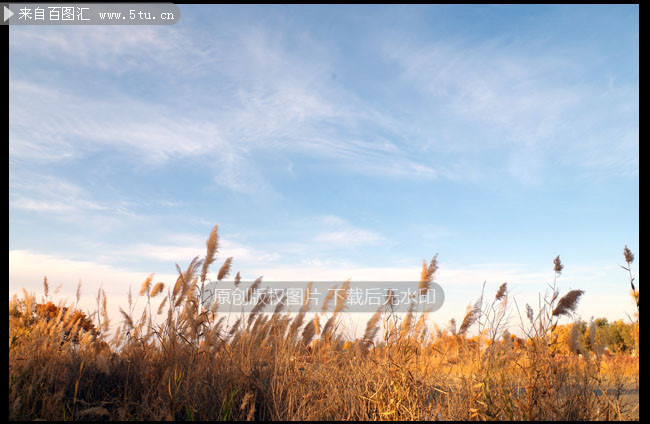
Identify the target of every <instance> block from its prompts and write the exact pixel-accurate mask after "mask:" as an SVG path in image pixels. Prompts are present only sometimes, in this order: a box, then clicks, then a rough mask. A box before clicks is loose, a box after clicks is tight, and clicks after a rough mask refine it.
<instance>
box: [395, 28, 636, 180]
mask: <svg viewBox="0 0 650 424" xmlns="http://www.w3.org/2000/svg"><path fill="white" fill-rule="evenodd" d="M527 47H528V48H524V46H523V45H517V43H506V42H504V41H503V40H499V39H498V38H497V39H493V40H486V41H484V42H482V43H479V44H478V45H472V47H467V46H465V45H464V43H462V42H461V41H454V42H451V43H448V42H447V43H445V42H436V43H431V44H422V45H414V46H408V47H405V46H404V45H400V44H396V43H394V42H386V43H385V44H384V47H383V52H384V53H383V54H384V55H385V56H386V57H387V58H388V59H389V60H391V61H393V62H394V63H396V64H397V66H398V68H399V69H400V75H401V78H402V79H403V80H405V81H407V82H408V83H409V84H411V85H412V87H415V88H417V89H420V90H422V91H423V92H424V93H426V96H428V97H429V98H430V99H432V101H434V102H438V104H443V105H444V110H445V113H449V114H451V116H453V117H455V118H456V119H458V120H460V122H464V123H465V125H469V126H471V127H474V128H479V129H481V130H482V131H484V132H486V133H488V134H489V133H492V134H495V135H497V137H484V138H482V139H481V141H480V143H477V142H476V141H471V142H470V145H469V146H464V143H463V140H462V139H459V140H457V142H456V143H455V147H456V148H460V149H464V148H478V149H482V150H485V151H489V150H491V149H498V150H501V151H502V152H503V154H504V155H506V157H507V158H508V167H509V171H510V173H511V174H512V175H513V176H516V177H518V178H519V179H520V180H521V181H522V182H524V183H527V182H539V180H540V178H541V177H542V176H543V175H544V168H547V167H552V166H554V165H555V163H561V164H565V165H567V166H576V165H577V166H579V167H581V168H582V169H583V170H589V169H592V168H597V169H598V170H599V171H601V172H607V173H610V174H615V175H616V174H618V175H621V174H630V173H632V174H633V173H634V172H638V170H637V171H635V169H638V164H637V163H635V161H634V158H633V156H634V154H635V153H634V152H635V150H638V133H637V134H635V132H634V131H635V128H636V127H638V112H635V107H634V106H633V103H634V99H635V98H638V94H636V90H637V89H636V88H635V86H634V84H633V83H632V82H630V81H618V82H613V81H612V80H610V82H609V84H608V88H603V86H602V84H600V83H599V82H597V81H595V80H594V78H595V76H594V75H593V74H592V73H591V68H592V67H593V66H595V65H594V63H597V62H598V61H600V60H601V59H600V58H599V57H595V56H589V55H587V54H580V55H578V56H577V57H569V55H567V54H566V52H565V51H563V50H562V49H561V48H557V47H556V48H549V47H548V46H538V49H531V48H530V46H529V45H528V46H527ZM540 51H541V52H543V53H540ZM533 52H534V54H533ZM580 61H583V62H587V63H580ZM614 87H615V88H614ZM630 102H632V104H630ZM603 124H606V125H610V128H609V129H608V130H609V131H608V132H609V133H605V134H603V133H604V131H603ZM612 126H613V131H612ZM463 146H464V147H463ZM504 147H505V148H504ZM595 158H599V160H598V159H595Z"/></svg>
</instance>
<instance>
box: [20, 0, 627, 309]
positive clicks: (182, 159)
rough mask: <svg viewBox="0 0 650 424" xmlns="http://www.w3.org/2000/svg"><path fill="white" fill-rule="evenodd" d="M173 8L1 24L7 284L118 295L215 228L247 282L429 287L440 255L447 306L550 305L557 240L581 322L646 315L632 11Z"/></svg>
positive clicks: (190, 252)
mask: <svg viewBox="0 0 650 424" xmlns="http://www.w3.org/2000/svg"><path fill="white" fill-rule="evenodd" d="M179 7H180V9H181V18H180V21H179V22H178V23H177V24H175V25H173V26H105V27H100V26H69V27H65V26H11V27H10V29H9V60H10V62H9V71H10V75H9V92H10V99H9V213H10V220H9V277H10V278H9V295H10V297H11V296H12V295H13V293H19V292H20V291H21V289H22V288H26V289H28V290H30V291H36V293H37V294H39V295H40V293H41V287H42V279H43V276H45V275H47V276H48V279H49V281H50V285H51V286H52V287H54V286H57V285H58V284H59V283H62V284H63V287H62V292H61V293H63V294H65V295H67V296H68V297H69V298H73V297H74V292H75V289H76V285H77V282H78V281H79V280H81V281H82V284H83V286H84V295H85V296H87V297H88V298H92V297H93V296H92V295H93V291H96V288H97V287H99V285H100V284H103V285H104V288H105V289H107V294H108V295H109V300H111V302H110V303H111V304H112V305H113V299H114V300H115V304H117V303H120V304H122V305H123V304H124V303H125V299H126V292H127V291H128V287H129V285H130V286H132V287H133V288H134V291H136V292H137V291H138V290H139V285H140V283H141V282H142V281H143V280H144V278H145V277H146V276H147V275H148V274H150V273H152V272H153V273H156V276H155V277H154V281H163V282H166V283H172V284H173V282H174V281H175V272H176V271H175V265H174V264H175V263H178V264H179V265H180V266H181V267H182V268H185V267H186V266H187V264H188V263H189V261H190V260H191V259H192V258H193V257H194V256H197V255H204V253H205V241H206V239H207V236H208V234H209V232H210V230H211V228H212V226H213V225H214V224H219V233H220V237H221V247H220V251H219V256H218V258H219V259H218V261H217V264H216V265H215V268H216V267H217V266H218V265H219V264H220V263H221V262H222V261H223V260H224V259H225V258H226V257H229V256H233V257H234V262H233V271H234V272H237V271H240V272H241V274H242V276H243V277H244V278H245V279H255V278H257V277H259V276H264V278H265V279H266V280H283V279H284V280H304V281H307V280H337V281H338V280H340V281H343V280H345V279H347V278H352V283H353V284H354V281H355V280H358V281H362V280H365V281H368V280H374V279H377V280H391V279H393V280H400V281H402V280H413V281H415V280H417V279H418V278H419V273H420V267H421V262H422V259H426V260H427V261H429V260H430V259H431V257H432V256H433V255H434V254H435V253H439V256H438V259H439V264H440V270H439V274H438V277H437V280H436V281H437V282H438V283H439V284H440V285H441V286H442V287H443V289H444V290H445V293H446V304H445V305H444V306H443V308H442V309H441V310H440V312H439V313H438V317H439V318H440V319H441V320H448V319H449V318H450V317H455V318H456V319H457V320H458V319H459V317H460V318H461V319H462V315H463V312H464V306H465V305H467V303H469V302H471V301H473V300H475V299H476V298H477V297H478V296H479V295H480V291H481V286H482V284H483V282H484V281H486V282H487V290H491V291H496V289H497V288H498V285H499V284H501V283H502V282H508V284H509V287H510V288H511V290H512V293H513V295H514V296H515V298H516V299H517V300H518V301H520V300H521V303H523V302H525V301H529V302H531V303H533V302H534V305H536V304H537V299H538V298H537V296H538V293H540V292H542V293H543V292H544V290H545V289H546V288H547V284H548V283H551V282H552V281H553V259H554V258H555V257H556V256H557V255H560V258H561V260H562V262H563V263H564V265H565V269H564V272H563V274H562V276H561V277H560V279H559V280H558V286H559V288H560V290H561V291H562V292H566V291H568V290H569V289H576V288H579V289H583V290H585V295H584V297H583V298H582V300H581V303H580V306H579V307H578V310H577V312H578V313H579V314H580V316H581V317H582V318H583V319H589V318H590V317H591V316H606V317H608V318H610V319H618V318H626V316H627V315H626V314H629V315H632V313H633V312H634V311H635V307H634V305H633V303H632V301H631V298H630V296H629V281H628V279H627V277H628V276H627V273H626V272H625V271H623V270H621V269H620V267H619V265H623V264H624V261H623V253H622V252H623V247H624V246H625V245H627V246H628V247H629V248H630V249H631V250H632V251H633V252H634V253H635V254H636V258H637V259H636V261H635V264H634V265H633V269H634V270H635V276H637V278H638V272H636V270H638V242H639V7H638V5H545V6H533V5H516V6H508V5H501V6H489V5H485V6H476V5H434V6H424V5H417V6H413V5H411V6H406V5H404V6H388V5H384V6H351V5H347V6H346V5H336V6H296V5H292V6H286V5H285V6H279V5H278V6H254V5H243V6H233V5H179ZM215 271H216V269H215ZM521 303H520V304H521ZM459 308H460V309H459ZM435 318H436V317H434V319H435Z"/></svg>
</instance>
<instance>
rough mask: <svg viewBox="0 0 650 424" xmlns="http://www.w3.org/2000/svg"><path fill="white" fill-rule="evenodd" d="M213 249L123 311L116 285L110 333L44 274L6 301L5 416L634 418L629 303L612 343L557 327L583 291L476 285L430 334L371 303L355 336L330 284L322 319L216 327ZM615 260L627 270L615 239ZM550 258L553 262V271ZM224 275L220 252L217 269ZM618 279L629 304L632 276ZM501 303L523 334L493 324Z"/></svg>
mask: <svg viewBox="0 0 650 424" xmlns="http://www.w3.org/2000/svg"><path fill="white" fill-rule="evenodd" d="M217 250H218V234H217V228H216V226H215V228H214V229H213V231H212V233H211V234H210V236H209V239H208V242H207V253H206V256H205V258H204V259H203V260H199V259H198V258H197V259H195V260H194V261H192V263H191V264H190V265H189V266H188V267H187V269H186V270H184V271H183V270H180V269H179V276H178V280H177V281H176V282H175V284H174V285H170V286H167V285H165V284H163V283H158V284H154V282H153V280H152V278H151V277H150V278H148V279H147V280H146V281H145V282H144V283H143V284H142V287H141V290H140V292H139V293H138V296H139V297H140V299H142V301H143V302H145V303H146V306H145V307H144V309H143V312H142V314H141V315H140V314H138V316H134V314H133V304H134V302H135V299H134V297H135V295H133V296H132V295H131V294H129V305H128V307H126V308H125V309H123V310H122V315H123V316H122V318H123V320H122V322H120V323H119V326H118V329H117V330H116V331H115V332H111V334H109V317H108V313H107V305H106V296H105V294H104V293H103V292H102V291H100V292H99V293H98V295H97V311H96V313H94V314H91V315H90V316H86V315H85V314H84V313H82V312H80V311H78V310H75V309H74V308H73V307H66V305H61V304H59V305H57V304H55V303H54V302H53V301H52V298H51V295H50V293H49V287H48V284H47V280H45V282H44V296H43V297H42V300H41V301H40V302H39V301H37V299H36V295H35V294H31V293H27V292H25V293H24V296H22V297H21V298H17V297H14V299H13V300H12V301H11V302H10V303H9V419H10V420H12V419H13V420H34V419H46V420H627V419H638V418H639V397H638V388H639V360H638V313H637V315H636V322H634V323H629V324H625V325H623V324H621V325H622V327H620V328H623V329H625V331H627V333H625V334H627V335H628V336H629V337H631V339H630V340H632V342H630V341H629V340H628V341H627V342H626V343H627V344H626V347H627V349H621V350H619V351H615V350H613V349H612V348H611V343H610V342H611V341H609V339H606V337H605V335H606V333H604V332H603V331H600V330H599V328H605V327H604V325H601V326H600V327H599V326H597V325H595V324H594V323H592V324H591V325H582V326H581V325H580V324H579V323H577V324H575V325H571V324H569V325H564V326H561V325H558V320H559V319H560V318H561V317H564V316H572V313H573V311H575V308H576V306H577V304H578V302H579V300H580V296H581V295H582V293H583V292H582V291H580V290H572V291H569V292H567V293H560V292H559V291H558V290H556V289H555V288H554V287H553V288H552V290H551V292H550V293H547V295H546V296H545V297H543V302H542V303H541V307H540V308H537V309H534V308H532V307H531V306H529V305H518V304H516V301H515V300H514V299H512V298H511V297H510V294H509V291H508V287H507V285H506V284H503V285H502V286H501V287H499V289H498V290H497V291H496V293H485V292H484V293H477V298H478V299H477V300H476V302H474V303H473V304H472V305H471V306H470V307H468V309H467V310H466V311H459V315H458V318H459V320H458V325H457V323H456V322H455V321H453V320H452V322H451V323H449V325H448V326H446V327H445V328H442V327H438V326H435V325H431V324H428V323H429V321H428V320H427V316H428V315H427V311H425V310H418V309H417V308H412V309H411V311H410V312H409V313H407V314H401V315H397V314H395V313H392V312H391V310H390V309H389V308H383V309H379V310H378V311H377V312H376V313H375V314H374V315H373V316H372V318H371V319H370V320H369V321H368V322H367V327H366V329H365V332H364V334H363V336H362V337H359V338H357V339H348V338H346V337H344V336H343V335H341V333H342V331H341V329H340V326H339V325H338V322H339V319H340V317H341V314H342V313H343V312H344V311H343V304H344V302H345V293H343V294H342V295H341V296H338V297H337V298H334V299H331V301H332V302H333V306H334V308H333V312H332V313H329V314H324V313H320V312H319V311H310V310H309V305H305V306H304V307H303V308H302V309H301V310H300V313H298V314H293V315H290V314H288V313H286V311H283V310H275V312H274V313H259V311H258V310H255V311H254V312H253V313H251V314H250V315H246V316H240V319H238V320H236V321H235V322H234V323H232V322H231V323H230V324H226V323H225V319H224V318H223V317H220V316H219V314H217V313H215V312H218V311H215V310H208V309H203V308H202V305H201V304H200V302H199V293H200V289H201V287H202V284H204V282H205V281H206V274H207V272H208V271H209V268H210V266H211V265H212V264H213V263H214V262H215V255H216V252H217ZM625 258H626V262H627V264H628V269H629V267H630V265H631V264H632V262H633V260H634V257H633V255H632V253H631V252H630V251H629V250H627V248H626V249H625ZM437 266H438V265H437V260H436V257H434V258H433V260H431V261H430V262H429V263H424V265H423V269H422V275H421V280H420V287H419V289H420V290H426V289H427V288H428V285H429V284H430V283H431V282H432V281H433V280H434V279H435V276H436V270H437ZM562 267H563V265H562V264H561V262H560V260H559V257H558V258H556V261H555V265H554V270H553V272H555V275H556V277H557V276H558V275H559V274H560V273H561V271H562ZM549 271H550V270H549ZM229 273H230V261H229V260H228V261H226V263H224V265H223V266H222V267H221V268H220V270H219V271H218V273H217V275H218V278H219V279H220V280H221V279H223V278H225V277H227V276H228V274H229ZM630 284H631V285H632V292H633V296H635V298H636V300H637V306H638V289H637V288H636V287H635V286H634V281H633V279H632V278H631V274H630ZM621 289H622V290H627V287H622V288H621ZM388 303H390V302H388ZM508 311H513V312H514V317H515V321H517V322H516V323H517V326H518V328H520V330H521V333H519V334H520V335H523V336H522V337H519V336H515V335H514V334H511V333H510V332H509V331H508V329H507V328H506V322H507V321H508V320H507V319H506V314H507V312H508ZM314 312H319V313H317V314H315V315H314V314H313V313H314ZM310 313H312V314H311V315H310ZM308 316H309V318H307V317H308ZM312 316H313V318H311V317H312ZM601 324H602V322H601ZM621 331H623V330H621ZM617 334H618V333H617ZM621 334H622V333H621ZM628 336H626V337H628ZM630 343H634V346H633V347H632V348H631V347H630V346H629V345H630Z"/></svg>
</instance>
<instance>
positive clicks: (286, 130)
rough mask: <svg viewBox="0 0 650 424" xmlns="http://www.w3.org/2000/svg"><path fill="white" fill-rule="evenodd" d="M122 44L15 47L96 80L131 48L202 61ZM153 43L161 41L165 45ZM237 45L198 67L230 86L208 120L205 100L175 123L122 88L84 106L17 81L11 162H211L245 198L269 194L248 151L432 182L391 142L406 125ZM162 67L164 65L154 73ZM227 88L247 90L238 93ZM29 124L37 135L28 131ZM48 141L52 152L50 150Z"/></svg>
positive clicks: (294, 62)
mask: <svg viewBox="0 0 650 424" xmlns="http://www.w3.org/2000/svg"><path fill="white" fill-rule="evenodd" d="M115 34H118V37H117V39H118V41H119V40H120V39H122V38H126V40H127V41H125V43H122V44H120V43H118V42H115V41H114V40H112V41H109V40H110V39H111V37H112V36H114V35H115ZM119 34H121V33H120V32H115V33H114V32H113V31H110V32H108V31H102V32H100V33H99V34H94V35H93V36H92V37H90V38H88V39H87V40H86V41H85V43H86V47H85V48H84V49H80V50H79V51H77V50H76V48H75V47H74V46H75V42H76V41H74V40H76V39H77V38H78V37H76V36H75V35H78V34H75V33H72V32H60V33H56V35H57V36H56V37H53V38H52V40H50V41H43V40H42V35H38V36H34V35H33V34H32V33H30V32H24V31H23V32H21V33H20V34H18V35H17V36H15V37H13V39H14V43H15V44H16V46H17V47H20V48H21V51H23V52H30V51H31V52H32V53H33V54H35V53H38V52H40V51H41V49H43V48H44V47H43V46H44V45H45V46H47V47H48V48H49V49H50V51H54V52H57V50H58V53H59V54H65V55H68V57H69V58H68V61H70V62H71V61H73V60H74V59H75V58H76V60H77V61H80V62H81V63H83V64H84V65H85V66H95V67H97V68H99V69H100V70H103V71H107V70H111V69H112V68H111V66H110V63H108V62H107V61H111V60H112V61H114V62H115V63H116V66H117V69H119V67H120V66H121V65H120V63H123V62H124V57H123V56H122V55H126V57H130V55H132V54H133V52H132V50H130V49H129V46H130V45H131V44H132V43H131V41H132V40H133V39H142V41H143V43H144V45H145V46H148V49H150V50H151V51H157V50H156V49H160V51H161V52H162V53H165V54H173V55H176V56H174V57H175V59H177V60H176V61H170V63H178V62H179V61H180V62H191V63H196V62H197V60H198V61H199V62H200V61H201V60H202V59H201V58H204V57H205V56H206V53H205V51H203V50H201V49H200V48H199V47H198V46H196V45H192V48H190V49H189V50H188V51H182V52H181V49H175V50H173V49H172V50H173V51H170V47H169V46H167V44H164V43H160V42H159V41H158V39H157V38H156V37H153V36H152V35H151V33H149V32H144V33H140V32H134V33H133V34H139V35H138V36H136V35H133V34H131V35H129V36H123V37H122V36H119ZM173 34H176V35H174V36H173V37H172V41H173V42H171V43H170V44H171V45H172V46H174V45H178V43H179V42H178V41H177V39H179V38H180V39H183V42H184V43H189V41H187V39H186V37H183V36H179V35H178V34H177V33H173ZM159 35H160V36H161V38H163V39H164V38H165V37H171V36H170V35H165V36H163V35H162V34H159ZM239 43H240V44H241V46H242V47H243V50H240V51H238V52H241V54H240V55H238V58H239V59H238V60H234V61H233V64H232V65H230V66H225V67H218V66H217V65H218V64H219V63H220V61H223V60H224V59H223V58H221V59H215V61H216V62H215V63H213V62H210V61H206V62H204V66H205V69H206V70H214V71H215V72H216V73H217V74H222V75H223V76H225V77H226V78H225V80H226V81H230V83H226V84H224V85H223V87H221V88H220V89H219V90H220V95H221V96H223V95H225V98H226V99H228V98H229V99H230V100H231V101H227V102H222V103H220V105H219V106H217V107H215V108H214V109H213V110H214V111H213V112H206V111H205V110H208V111H209V110H211V108H210V106H211V104H210V101H209V100H206V102H208V104H207V106H208V107H201V105H195V106H194V107H193V108H192V109H190V110H187V111H184V112H180V113H179V111H178V110H175V109H170V108H163V107H161V106H160V105H159V104H158V103H156V102H153V101H152V102H147V101H143V100H140V99H135V98H133V97H131V96H130V95H129V94H128V93H127V92H124V91H120V90H119V88H118V90H117V94H113V95H112V98H111V99H105V98H103V99H100V98H98V99H94V100H91V99H89V98H88V97H87V96H85V95H84V96H82V95H76V94H74V93H73V91H74V90H73V89H71V88H68V89H66V88H64V87H59V88H57V89H53V88H50V87H46V86H45V85H41V84H38V83H35V82H32V81H29V80H28V79H23V80H15V79H14V80H12V84H11V90H12V93H11V94H12V96H11V98H12V105H11V106H12V120H11V121H12V122H11V125H12V128H11V130H12V144H11V145H10V150H11V153H12V155H13V156H14V158H17V159H20V158H25V159H35V160H42V161H58V160H65V159H69V158H79V157H83V155H84V154H85V152H87V150H89V149H90V150H92V149H96V148H97V145H98V144H99V145H103V146H109V147H111V148H116V149H120V150H122V151H129V152H135V153H136V154H137V155H138V156H139V157H142V158H144V159H145V160H149V161H152V162H156V163H164V162H166V161H168V160H170V158H173V157H177V156H178V155H180V156H190V157H200V156H203V155H206V154H208V155H210V154H212V158H213V159H217V160H218V161H219V162H220V163H221V165H222V166H220V167H215V168H218V169H221V170H222V171H221V172H218V173H217V175H216V178H215V182H217V184H220V185H224V186H227V187H229V188H231V189H233V190H235V191H243V192H249V193H251V194H254V193H255V187H265V186H267V187H268V183H265V182H264V179H265V178H264V175H257V176H256V175H255V174H256V173H257V174H259V172H256V171H255V169H256V165H257V163H258V162H259V158H258V157H255V156H256V155H254V154H253V153H251V151H253V150H254V151H256V152H257V151H259V150H261V151H263V150H265V149H274V150H275V151H280V152H283V154H285V155H288V156H292V155H307V156H312V157H314V156H318V157H323V156H324V157H329V158H330V159H332V160H335V161H338V162H339V164H341V165H342V166H343V167H344V169H346V170H348V171H350V172H361V173H365V174H371V175H372V174H375V175H376V174H379V173H381V174H384V175H389V176H393V177H402V178H403V177H409V176H410V177H413V176H416V177H424V178H435V177H436V172H435V171H434V169H433V168H432V167H431V165H430V164H428V163H426V162H421V161H419V160H417V159H415V158H414V157H410V155H409V154H408V153H406V152H405V151H404V149H403V148H402V147H401V146H400V145H399V144H396V143H395V142H394V141H392V140H391V139H392V138H395V136H394V133H395V131H399V130H401V129H403V128H404V125H403V124H399V122H397V121H395V119H393V118H391V116H390V115H389V114H386V113H383V112H382V111H380V110H377V108H375V107H371V106H370V105H368V104H366V103H364V102H363V101H361V100H360V99H358V98H357V97H356V96H355V95H354V93H352V92H349V91H346V90H342V89H340V88H332V87H330V86H327V85H323V83H321V82H318V81H315V79H314V77H313V75H318V74H319V73H322V72H321V71H319V65H313V64H311V65H310V63H309V61H305V60H302V61H301V60H299V59H298V58H296V57H294V56H291V55H290V54H288V53H287V52H285V51H284V50H283V46H281V45H280V46H278V45H277V43H276V44H274V43H271V42H270V41H268V40H267V39H266V38H265V36H264V34H260V33H258V34H256V35H255V36H254V37H252V36H250V35H247V36H243V37H242V40H240V41H239ZM93 44H95V49H94V50H97V51H102V50H106V46H107V45H111V46H113V47H112V48H110V49H108V51H109V52H110V54H108V55H107V57H105V58H104V59H103V61H99V62H97V63H95V62H94V61H93V60H92V58H89V55H91V53H90V52H92V51H94V50H93V49H90V48H89V47H87V46H92V45H93ZM115 46H121V47H119V48H118V47H115ZM140 48H142V47H140ZM224 51H226V52H229V51H233V49H232V48H231V49H229V50H224ZM75 52H76V53H75ZM50 54H52V53H50ZM75 55H76V56H75ZM208 56H212V55H208ZM217 57H218V55H217ZM241 57H243V59H242V58H241ZM127 62H128V61H127ZM144 62H147V61H144ZM147 63H148V62H147ZM166 63H167V62H166ZM260 65H267V66H266V67H262V66H260ZM165 66H167V65H165V64H161V68H163V69H164V68H165ZM244 69H245V71H243V72H241V70H244ZM145 70H146V69H140V71H145ZM262 70H263V72H262ZM298 70H300V72H298ZM273 76H277V78H275V77H273ZM232 86H237V87H245V88H239V89H236V90H235V89H232V88H231V87H232ZM208 91H210V88H209V89H208ZM37 93H38V95H39V96H40V97H41V98H42V101H41V102H39V103H38V104H31V103H29V101H28V99H29V98H33V97H30V96H34V95H36V94H37ZM196 94H197V99H198V100H199V101H201V100H202V99H204V98H202V96H201V93H200V92H197V93H196ZM337 99H340V100H337ZM108 100H110V101H108ZM221 100H224V99H221ZM118 105H119V106H118ZM224 105H226V106H224ZM73 117H74V118H73ZM36 122H38V125H34V124H35V123H36ZM400 125H401V128H400ZM394 127H397V129H395V128H394ZM34 128H38V131H35V130H34ZM368 130H370V131H368ZM368 133H369V134H371V135H370V136H368V135H367V134H368ZM372 133H375V135H372ZM362 134H363V135H362ZM385 134H389V137H388V138H387V137H386V135H385ZM390 134H393V135H390ZM398 138H399V137H398ZM28 140H29V141H28ZM52 140H54V142H55V144H56V148H53V147H52ZM400 141H401V140H400ZM235 164H236V166H235ZM237 171H239V172H237Z"/></svg>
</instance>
